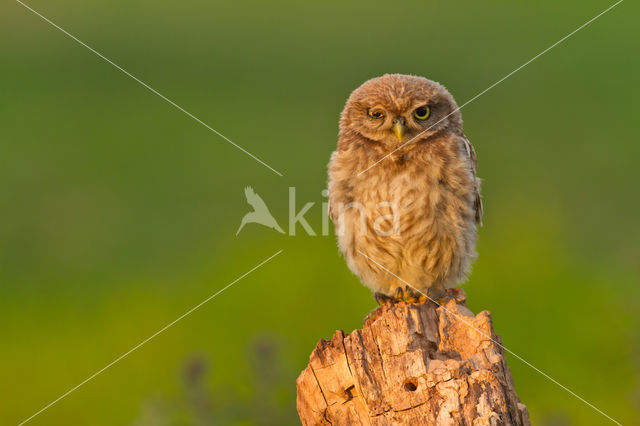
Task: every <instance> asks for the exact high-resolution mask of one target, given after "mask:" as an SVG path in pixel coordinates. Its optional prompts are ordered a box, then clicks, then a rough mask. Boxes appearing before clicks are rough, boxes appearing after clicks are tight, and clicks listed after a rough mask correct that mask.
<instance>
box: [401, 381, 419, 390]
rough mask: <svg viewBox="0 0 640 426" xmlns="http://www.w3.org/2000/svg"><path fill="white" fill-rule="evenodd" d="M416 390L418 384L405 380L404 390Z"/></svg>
mask: <svg viewBox="0 0 640 426" xmlns="http://www.w3.org/2000/svg"><path fill="white" fill-rule="evenodd" d="M417 389H418V383H417V382H416V380H414V379H407V380H405V382H404V390H406V391H407V392H415V391H416V390H417Z"/></svg>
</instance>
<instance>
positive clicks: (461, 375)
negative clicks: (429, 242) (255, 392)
mask: <svg viewBox="0 0 640 426" xmlns="http://www.w3.org/2000/svg"><path fill="white" fill-rule="evenodd" d="M449 295H450V299H449V300H448V301H447V303H446V304H443V305H442V306H438V305H436V304H435V303H433V302H430V301H427V302H425V303H405V302H400V303H394V304H392V303H386V304H383V305H382V306H380V307H379V308H378V309H377V310H376V311H375V312H373V313H372V314H371V315H370V316H369V318H368V319H367V320H366V321H365V324H364V326H363V328H362V329H361V330H355V331H353V332H352V333H351V334H348V335H345V333H344V332H343V331H342V330H338V331H336V333H335V334H334V335H333V338H332V339H331V340H320V341H319V342H318V345H317V346H316V348H315V350H314V351H313V352H312V354H311V357H310V360H309V365H308V366H307V368H305V369H304V371H302V373H301V374H300V377H298V380H297V389H298V398H297V406H298V414H299V416H300V420H301V421H302V423H303V424H304V425H358V424H360V425H474V426H483V425H529V424H530V423H529V414H528V412H527V408H526V407H525V405H524V404H522V403H521V402H520V400H519V398H518V396H517V394H516V391H515V388H514V385H513V379H512V377H511V372H510V371H509V367H508V366H507V363H506V361H505V358H504V349H503V348H502V346H501V345H502V343H501V340H500V337H499V336H498V335H497V334H495V333H494V332H493V325H492V321H491V315H490V314H489V312H487V311H483V312H480V313H479V314H478V315H477V316H474V315H473V313H472V312H471V311H470V310H469V309H468V308H467V307H466V304H465V294H464V292H463V291H462V290H459V289H456V290H450V292H449Z"/></svg>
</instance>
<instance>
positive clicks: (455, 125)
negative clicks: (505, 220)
mask: <svg viewBox="0 0 640 426" xmlns="http://www.w3.org/2000/svg"><path fill="white" fill-rule="evenodd" d="M411 139H414V140H411ZM385 157H386V158H385ZM377 162H379V163H378V164H376V163H377ZM374 164H375V166H373V167H371V166H372V165H374ZM369 167H370V168H369ZM368 168H369V169H368ZM329 206H330V207H329V210H330V216H331V218H332V220H333V221H334V223H335V225H336V231H337V234H338V245H339V247H340V250H341V251H342V253H343V254H344V257H345V259H346V260H347V264H348V266H349V268H350V269H351V270H352V271H353V272H354V273H355V274H356V275H358V276H359V277H360V279H361V280H362V282H363V283H364V284H366V285H367V286H368V287H369V288H371V289H372V290H373V291H374V292H376V293H380V294H383V295H387V296H391V295H393V294H394V292H395V290H396V288H397V287H405V283H403V282H402V281H401V280H399V279H398V278H396V277H394V276H393V275H392V274H390V273H389V272H387V271H385V270H383V269H382V268H380V267H379V266H378V265H376V264H375V263H374V261H375V262H377V263H379V264H380V265H382V266H384V268H386V269H388V270H389V271H391V272H393V274H395V275H397V276H398V277H400V278H402V279H403V280H405V281H406V282H408V283H410V284H411V285H412V286H414V287H415V288H417V289H418V290H419V291H421V292H425V293H427V292H429V294H430V296H433V297H439V296H440V295H442V293H443V292H444V290H446V289H447V288H452V287H455V286H456V285H457V284H459V283H460V282H462V281H464V280H465V279H466V276H467V274H468V272H469V271H470V268H471V264H472V262H473V261H474V259H475V257H476V252H475V244H476V232H477V226H478V225H479V224H480V221H481V217H482V204H481V200H480V181H479V179H478V178H477V177H476V156H475V152H474V150H473V147H472V146H471V143H470V142H469V141H468V140H467V138H466V137H465V135H464V134H463V132H462V119H461V116H460V112H459V111H458V110H457V106H456V103H455V101H454V100H453V97H452V96H451V94H449V92H448V91H447V90H446V89H445V88H444V87H443V86H442V85H440V84H438V83H436V82H433V81H431V80H427V79H426V78H422V77H415V76H408V75H401V74H387V75H384V76H382V77H378V78H374V79H371V80H369V81H367V82H365V83H364V84H363V85H362V86H360V87H359V88H357V89H356V90H355V91H354V92H353V93H352V94H351V96H350V97H349V99H348V100H347V103H346V106H345V107H344V110H343V111H342V116H341V119H340V134H339V139H338V149H337V150H336V151H335V152H334V153H333V154H332V156H331V160H330V162H329Z"/></svg>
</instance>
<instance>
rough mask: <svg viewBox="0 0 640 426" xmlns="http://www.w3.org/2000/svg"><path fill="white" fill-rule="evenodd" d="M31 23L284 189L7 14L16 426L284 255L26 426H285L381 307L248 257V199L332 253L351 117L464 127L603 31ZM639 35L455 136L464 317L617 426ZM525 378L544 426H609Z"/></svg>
mask: <svg viewBox="0 0 640 426" xmlns="http://www.w3.org/2000/svg"><path fill="white" fill-rule="evenodd" d="M27 4H29V5H30V6H31V7H33V8H35V9H36V10H38V11H39V12H40V13H42V14H43V15H45V16H47V17H48V18H50V19H51V20H53V21H54V22H56V23H57V24H58V25H60V26H62V27H63V28H65V29H66V30H68V31H69V32H71V33H72V34H74V35H76V36H77V37H78V38H80V39H81V40H83V41H84V42H86V43H87V44H89V45H90V46H92V47H93V48H95V49H97V50H98V51H100V52H102V53H103V54H104V55H105V56H107V57H109V58H110V59H112V60H113V61H115V62H116V63H117V64H119V65H121V66H122V67H124V68H125V69H127V70H128V71H129V72H131V73H132V74H134V75H136V76H137V77H139V78H140V79H142V80H143V81H145V82H147V83H148V84H149V85H151V86H153V87H154V88H156V89H157V90H159V91H160V92H161V93H163V94H164V95H166V96H167V97H169V98H171V99H172V100H174V101H175V102H177V103H178V104H179V105H181V106H182V107H184V108H186V109H187V110H188V111H190V112H192V113H193V114H195V115H196V116H198V117H199V118H200V119H202V120H203V121H205V122H206V123H208V124H209V125H211V126H213V127H214V128H216V129H217V130H219V131H220V132H222V133H224V134H225V135H226V136H228V137H229V138H231V139H232V140H234V141H235V142H237V143H238V144H240V145H242V146H243V147H245V148H246V149H248V150H249V151H251V152H252V153H254V154H255V155H257V156H258V157H260V158H261V159H262V160H264V161H266V162H267V163H268V164H270V165H271V166H272V167H274V168H276V169H277V170H279V171H281V172H282V173H283V174H284V177H278V176H277V175H275V174H273V173H272V172H271V171H269V170H268V169H266V168H264V167H263V166H261V165H260V164H258V163H256V162H255V161H254V160H252V159H251V158H249V157H248V156H246V155H244V154H243V153H242V152H240V151H238V150H237V149H235V148H234V147H232V146H231V145H230V144H228V143H226V142H225V141H223V140H222V139H220V138H219V137H217V136H216V135H215V134H213V133H211V132H210V131H208V130H207V129H205V128H204V127H202V126H201V125H199V124H198V123H196V122H195V121H193V120H192V119H190V118H188V117H187V116H185V115H184V114H183V113H181V112H179V111H178V110H176V109H175V108H173V107H172V106H170V105H169V104H167V103H166V102H164V101H163V100H161V99H160V98H158V97H157V96H156V95H154V94H152V93H151V92H149V91H148V90H146V89H144V88H143V87H141V86H140V85H139V84H138V83H136V82H134V81H133V80H131V79H130V78H128V77H126V76H125V75H124V74H122V73H121V72H120V71H118V70H116V69H115V68H113V67H112V66H111V65H109V64H107V63H106V62H104V61H103V60H101V59H100V58H98V57H97V56H95V55H94V54H93V53H91V52H89V51H88V50H87V49H85V48H83V47H82V46H80V45H78V44H77V43H76V42H74V41H73V40H71V39H69V38H68V37H66V36H65V35H64V34H62V33H61V32H59V31H57V30H56V29H54V28H53V27H51V26H50V25H48V24H47V23H45V22H44V21H43V20H41V19H40V18H38V17H37V16H35V15H34V14H32V13H31V12H29V11H28V10H27V9H25V8H23V7H22V6H20V5H19V4H18V3H15V2H5V3H3V4H2V5H0V16H2V18H1V19H2V25H0V52H1V55H2V67H0V214H1V219H2V220H0V336H1V337H0V365H1V366H2V367H0V383H2V386H1V387H0V423H1V424H16V423H18V422H20V421H22V420H24V419H26V418H27V417H29V416H30V415H32V414H33V413H35V412H36V411H37V410H39V409H40V408H42V407H43V406H44V405H46V404H48V403H49V402H51V401H53V400H54V399H56V398H57V397H58V396H60V395H61V394H62V393H64V392H66V391H67V390H69V389H70V388H72V387H73V386H75V385H77V384H78V383H80V382H81V381H83V380H84V379H85V378H87V377H88V376H90V375H91V374H93V373H94V372H96V371H97V370H99V369H100V368H102V367H104V366H105V365H106V364H108V363H109V362H111V361H113V360H114V359H115V358H117V357H118V356H120V355H121V354H123V353H125V352H126V351H128V350H129V349H130V348H132V347H133V346H135V345H136V344H138V343H139V342H141V341H142V340H144V339H145V338H147V337H148V336H150V335H151V334H153V333H154V332H156V331H157V330H158V329H160V328H161V327H163V326H164V325H166V324H168V323H169V322H171V321H173V320H174V319H175V318H177V317H178V316H180V315H181V314H183V313H184V312H186V311H187V310H188V309H190V308H191V307H193V306H194V305H196V304H198V303H200V302H201V301H202V300H204V299H205V298H206V297H208V296H210V295H211V294H213V293H215V292H216V291H218V290H219V289H221V288H223V287H224V286H226V285H227V284H228V283H230V282H231V281H233V280H234V279H236V278H237V277H239V276H241V275H242V274H244V273H245V272H246V271H247V270H249V269H251V268H252V267H254V266H255V265H257V264H258V263H259V262H261V261H262V260H264V259H265V258H267V257H269V256H270V255H272V254H273V253H275V252H276V251H278V250H279V249H284V252H283V253H282V254H281V255H280V256H278V257H276V258H275V259H273V260H272V261H271V262H269V263H268V264H266V265H265V266H263V267H262V268H260V269H258V270H256V271H255V272H253V273H252V274H250V275H249V276H247V277H246V278H244V279H242V280H241V281H239V282H238V283H237V284H236V285H234V286H233V287H231V288H229V289H228V290H226V291H225V292H224V293H222V294H220V296H218V297H216V298H215V299H213V300H211V301H210V302H209V303H208V304H206V305H204V306H202V307H201V308H199V309H198V310H196V311H195V312H193V313H192V314H191V315H189V316H188V317H186V318H185V319H183V320H182V321H180V322H178V323H177V324H175V325H174V326H173V327H171V328H169V329H168V330H167V331H165V332H164V333H162V334H161V335H159V336H158V337H156V338H155V339H153V340H152V341H150V342H149V343H147V344H146V345H144V346H142V347H141V348H140V349H138V350H137V351H135V352H133V353H132V354H130V355H129V356H128V357H126V358H125V359H123V360H122V361H120V362H119V363H117V364H116V365H114V366H113V367H112V368H110V369H108V370H106V371H105V372H104V373H102V374H100V375H99V376H97V377H96V378H95V379H93V380H92V381H90V382H88V383H87V384H85V385H84V386H82V387H81V388H79V389H78V390H76V391H75V392H73V393H72V394H70V395H69V396H68V397H67V398H65V399H63V400H61V401H60V402H59V403H57V404H55V405H54V406H52V407H51V408H49V409H48V410H46V411H45V412H43V413H42V414H41V415H39V416H38V417H36V418H34V419H33V420H32V422H31V423H32V424H34V425H37V424H42V425H45V424H47V425H48V424H91V425H113V424H138V425H145V426H146V425H156V424H172V425H173V424H176V425H178V424H179V425H182V424H184V425H187V424H201V423H203V422H204V423H206V422H207V421H214V422H218V423H225V424H226V423H229V424H286V423H295V422H296V421H297V420H296V419H297V417H296V416H295V377H296V376H297V374H298V372H299V371H300V370H302V368H304V366H305V365H306V363H307V360H308V355H309V353H310V352H311V350H312V349H313V347H314V345H315V343H316V341H317V340H318V339H319V338H321V337H322V338H329V337H330V336H331V334H332V333H333V331H334V330H335V329H338V328H342V329H344V330H346V331H350V330H352V329H354V328H358V327H360V325H361V321H362V318H363V317H364V316H365V315H366V314H367V313H368V312H369V311H370V310H371V309H372V308H373V307H374V301H373V299H372V298H371V297H370V293H369V291H368V290H367V289H366V288H364V287H363V286H361V285H360V284H359V283H358V280H357V279H356V278H355V277H354V276H352V275H351V274H350V272H349V271H348V270H347V267H346V265H345V263H344V261H343V259H341V257H340V256H339V253H338V250H337V248H336V244H335V241H334V238H333V237H332V236H316V237H310V236H305V235H304V234H305V233H304V231H303V230H302V229H301V228H299V229H298V235H297V236H295V237H292V236H285V235H280V234H278V233H276V232H274V231H272V230H269V229H266V228H262V227H259V226H257V225H248V226H247V227H246V228H245V229H244V230H243V231H242V232H241V233H240V235H239V236H238V237H236V236H235V231H236V229H237V226H238V225H239V222H240V219H241V218H242V216H243V215H244V214H245V213H246V212H247V211H248V206H247V205H246V203H245V200H244V195H243V192H242V190H243V187H244V186H246V185H252V186H253V187H254V188H255V190H256V191H257V192H258V193H259V194H260V195H261V196H262V197H263V198H264V199H265V201H266V202H267V203H268V205H269V207H270V208H271V210H272V212H273V213H274V215H275V217H276V218H278V220H279V221H280V223H281V225H283V226H285V224H286V218H287V194H288V190H287V188H288V187H289V186H295V187H296V188H297V196H298V200H299V206H301V205H302V204H303V203H305V202H307V201H314V202H315V203H316V204H315V206H314V207H313V208H312V209H311V211H310V212H309V214H308V215H307V218H308V219H309V221H310V223H311V224H312V226H313V227H314V228H315V229H316V231H318V232H319V230H320V221H321V219H320V218H321V207H320V204H321V203H322V201H323V198H322V196H321V191H322V189H323V188H325V181H326V169H325V166H326V163H327V161H328V157H329V154H330V153H331V151H332V150H333V149H334V146H335V141H336V135H337V119H338V114H339V112H340V110H341V109H342V106H343V104H344V101H345V100H346V98H347V96H348V94H349V93H350V91H351V90H352V89H354V88H355V87H357V86H358V85H359V84H360V83H361V82H363V81H364V80H365V79H368V78H370V77H374V76H377V75H380V74H383V73H386V72H401V73H412V74H418V75H424V76H426V77H429V78H431V79H434V80H437V81H440V82H442V83H443V84H445V85H446V86H447V87H448V88H449V89H450V91H451V92H452V93H453V95H454V96H455V97H456V99H457V100H458V102H459V104H462V103H463V102H465V101H466V100H467V99H470V98H471V97H473V96H474V95H476V94H477V93H478V92H480V91H482V90H483V89H485V88H486V87H488V86H489V85H490V84H492V83H493V82H495V81H496V80H498V79H499V78H501V77H502V76H504V75H506V74H507V73H508V72H510V71H512V70H513V69H514V68H516V67H517V66H519V65H520V64H522V63H523V62H525V61H526V60H528V59H530V58H531V57H532V56H534V55H535V54H537V53H538V52H540V51H541V50H543V49H544V48H546V47H547V46H549V45H551V44H552V43H554V42H556V41H557V40H558V39H560V38H561V37H563V36H564V35H566V34H567V33H569V32H570V31H572V30H573V29H575V28H577V27H578V26H579V25H581V24H583V23H584V22H585V21H587V20H588V19H590V18H591V17H593V16H595V15H596V14H597V13H599V12H600V11H602V10H603V9H605V8H606V7H608V6H609V5H610V4H611V3H610V2H605V1H600V0H599V1H592V0H589V1H583V2H562V3H560V2H549V1H543V2H536V3H525V2H507V1H496V2H489V3H478V2H471V1H463V2H449V3H445V2H435V1H431V2H425V1H420V2H418V1H415V2H396V3H389V2H375V1H368V2H359V1H356V2H346V3H344V2H337V1H328V2H321V3H308V4H301V3H298V2H292V1H289V2H286V1H278V2H254V1H249V2H235V3H232V2H227V3H226V4H217V3H216V4H214V3H211V2H204V1H191V2H156V1H148V0H145V1H137V2H125V1H111V2H104V1H100V2H98V1H93V0H89V1H82V2H81V1H77V0H76V1H70V0H63V1H62V2H56V3H55V4H54V3H50V2H45V1H43V0H33V1H29V2H28V3H27ZM638 9H639V8H638V5H637V3H634V2H630V1H628V2H624V3H622V4H621V5H620V6H618V7H617V8H615V9H614V10H612V11H611V12H610V13H608V14H606V15H605V16H603V17H602V18H601V19H599V20H597V21H596V22H594V23H593V24H591V25H590V26H588V27H587V28H585V29H584V30H583V31H581V32H579V33H577V34H576V35H575V36H573V37H571V38H570V39H568V40H567V41H565V42H564V43H562V44H561V45H559V46H557V47H556V48H555V49H553V50H552V51H550V52H549V53H547V54H546V55H544V56H542V57H541V58H539V59H538V60H536V61H535V62H533V63H532V64H530V65H529V66H527V67H526V68H524V69H523V70H522V71H520V72H519V73H517V74H515V75H514V76H513V77H511V78H510V79H508V80H506V81H505V82H504V83H502V84H501V85H499V86H498V87H496V88H495V89H493V90H492V91H490V92H488V93H487V94H485V95H484V96H482V97H481V98H479V99H478V100H477V101H475V102H474V103H472V104H470V105H469V106H467V107H465V108H464V109H463V117H464V119H465V131H466V133H467V135H468V136H469V138H470V139H471V140H472V142H473V143H474V145H475V147H476V150H477V152H478V157H479V174H480V175H481V177H483V178H484V195H485V197H484V198H485V206H486V214H485V226H484V227H483V228H482V230H481V233H480V242H479V247H478V249H479V252H480V257H479V260H478V262H477V264H476V266H475V269H474V273H473V274H472V276H471V279H470V281H469V282H468V283H467V284H466V285H465V290H466V292H467V295H468V299H469V305H470V307H471V308H472V309H473V310H474V311H475V312H479V311H480V310H483V309H488V310H490V311H491V312H492V314H493V318H494V321H495V324H496V329H497V332H498V333H499V334H500V335H501V336H502V339H503V340H504V343H505V345H506V346H507V347H508V348H510V349H511V350H513V351H514V352H515V353H517V354H519V355H520V356H522V357H523V358H525V359H526V360H527V361H529V362H531V363H532V364H534V365H535V366H536V367H538V368H540V369H541V370H542V371H544V372H545V373H547V374H549V375H550V376H552V377H554V378H555V379H557V380H558V381H559V382H560V383H562V384H564V385H566V386H567V387H569V388H570V389H571V390H573V391H574V392H576V393H577V394H579V395H581V396H582V397H584V398H585V399H586V400H588V401H590V402H591V403H593V404H594V405H595V406H597V407H598V408H600V409H601V410H603V411H604V412H606V413H608V414H609V415H611V416H612V417H614V418H615V419H617V420H618V421H620V422H622V423H624V424H633V423H635V424H637V423H639V422H640V417H639V406H640V385H639V368H640V338H639V337H640V336H639V335H638V330H639V329H640V327H639V326H640V321H639V318H640V316H639V315H638V304H639V302H640V288H639V286H638V283H639V281H640V280H639V278H640V244H639V243H638V241H640V226H639V225H638V217H639V214H640V197H639V195H640V194H639V191H638V181H639V180H640V169H639V168H638V166H637V161H638V158H639V156H640V144H638V140H637V139H638V138H637V116H636V114H638V112H639V108H638V99H640V93H639V92H640V90H639V87H640V86H639V84H638V76H640V72H639V71H640V69H639V68H640V55H638V46H637V40H638V36H639V35H640V33H639V30H638V26H637V16H638V11H639V10H638ZM256 342H258V343H256ZM260 342H262V343H260ZM265 342H266V343H265ZM256 345H257V346H256ZM260 345H263V346H260ZM265 345H266V346H265ZM260 347H262V349H260ZM264 347H267V349H264ZM265 350H266V351H267V354H265V352H264V351H265ZM194 357H195V358H194ZM194 359H195V360H196V361H193V360H194ZM256 359H258V361H256ZM194 362H195V367H193V366H192V367H189V366H190V365H192V364H193V363H194ZM509 362H510V367H511V369H512V372H513V376H514V379H515V383H516V388H517V390H518V393H519V395H520V397H521V399H522V400H523V402H525V403H526V404H527V406H528V407H529V410H530V412H531V416H532V420H533V422H534V423H535V424H542V425H565V424H573V425H599V424H606V419H605V418H604V417H602V416H600V415H599V414H598V413H596V412H595V411H593V410H592V409H591V408H589V407H588V406H586V405H585V404H583V403H582V402H580V401H578V400H577V399H575V398H574V397H572V396H571V395H569V394H568V393H567V392H565V391H564V390H562V389H561V388H559V387H558V386H556V385H555V384H553V383H551V382H550V381H548V380H547V379H545V378H544V377H542V376H541V375H540V374H538V373H537V372H535V371H534V370H532V369H531V368H529V367H527V366H526V365H524V364H522V363H521V362H520V361H518V360H517V359H515V358H513V357H510V356H509ZM190 363H191V364H190ZM185 368H186V369H187V370H188V369H189V368H195V369H196V370H197V371H198V373H197V374H196V375H195V377H196V378H193V377H192V378H191V379H189V377H190V376H189V373H185V372H184V371H185V370H184V369H185ZM259 371H262V374H267V375H268V377H264V376H260V375H259V373H257V372H259ZM194 374H195V373H194ZM189 380H191V381H189ZM199 422H200V423H199Z"/></svg>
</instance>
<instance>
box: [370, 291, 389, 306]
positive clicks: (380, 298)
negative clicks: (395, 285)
mask: <svg viewBox="0 0 640 426" xmlns="http://www.w3.org/2000/svg"><path fill="white" fill-rule="evenodd" d="M373 298H374V299H376V303H377V304H378V305H384V304H386V303H391V302H393V298H392V297H389V296H387V295H386V294H383V293H378V292H376V293H373Z"/></svg>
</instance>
